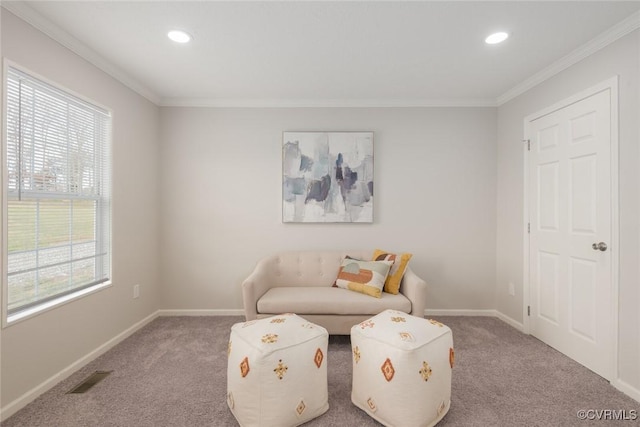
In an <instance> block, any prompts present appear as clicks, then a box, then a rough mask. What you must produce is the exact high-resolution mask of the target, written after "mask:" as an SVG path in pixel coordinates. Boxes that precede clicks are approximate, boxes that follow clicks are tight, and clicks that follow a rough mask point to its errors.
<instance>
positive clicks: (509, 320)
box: [495, 310, 525, 333]
mask: <svg viewBox="0 0 640 427" xmlns="http://www.w3.org/2000/svg"><path fill="white" fill-rule="evenodd" d="M495 312H496V317H497V318H498V319H500V320H502V321H503V322H504V323H506V324H507V325H511V326H513V327H514V328H516V329H517V330H519V331H520V332H522V333H525V332H524V324H523V323H522V322H518V321H517V320H514V319H513V318H511V317H509V316H507V315H506V314H504V313H502V312H500V311H498V310H495Z"/></svg>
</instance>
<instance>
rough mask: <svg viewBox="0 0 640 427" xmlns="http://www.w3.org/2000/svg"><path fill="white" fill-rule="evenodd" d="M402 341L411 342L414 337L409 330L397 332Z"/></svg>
mask: <svg viewBox="0 0 640 427" xmlns="http://www.w3.org/2000/svg"><path fill="white" fill-rule="evenodd" d="M398 334H399V335H400V339H401V340H402V341H407V342H413V341H415V338H413V335H411V334H410V333H409V332H398Z"/></svg>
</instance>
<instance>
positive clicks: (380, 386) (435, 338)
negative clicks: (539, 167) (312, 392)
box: [351, 310, 454, 427]
mask: <svg viewBox="0 0 640 427" xmlns="http://www.w3.org/2000/svg"><path fill="white" fill-rule="evenodd" d="M351 348H352V351H353V387H352V392H351V401H352V402H353V403H354V404H355V405H356V406H357V407H359V408H360V409H362V410H364V411H365V412H366V413H367V414H369V415H370V416H371V417H372V418H374V419H376V420H377V421H378V422H380V423H382V424H384V425H385V426H388V427H391V426H393V427H427V426H433V425H435V424H437V423H438V421H440V420H441V419H442V417H444V416H445V414H446V413H447V412H448V411H449V406H450V404H451V371H452V369H453V360H454V353H453V337H452V334H451V329H449V328H448V327H447V326H445V325H443V324H442V323H440V322H436V321H435V320H425V319H423V318H420V317H415V316H411V315H409V314H406V313H403V312H400V311H395V310H386V311H383V312H382V313H380V314H378V315H377V316H374V317H372V318H370V319H368V320H366V321H364V322H362V323H360V324H359V325H355V326H354V327H353V328H351Z"/></svg>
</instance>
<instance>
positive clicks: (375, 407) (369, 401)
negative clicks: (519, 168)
mask: <svg viewBox="0 0 640 427" xmlns="http://www.w3.org/2000/svg"><path fill="white" fill-rule="evenodd" d="M367 405H368V406H369V409H371V412H376V411H377V410H378V407H377V406H376V404H375V403H374V402H373V399H372V398H368V399H367Z"/></svg>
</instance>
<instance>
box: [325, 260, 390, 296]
mask: <svg viewBox="0 0 640 427" xmlns="http://www.w3.org/2000/svg"><path fill="white" fill-rule="evenodd" d="M392 264H393V261H390V260H389V261H385V260H382V261H360V260H357V259H351V258H349V257H347V258H345V259H343V260H342V264H341V265H340V271H338V278H337V279H336V283H335V286H337V287H338V288H343V289H349V290H350V291H355V292H360V293H362V294H366V295H370V296H372V297H376V298H380V297H381V296H382V288H383V287H384V281H385V279H386V278H387V273H389V269H390V268H391V265H392Z"/></svg>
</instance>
